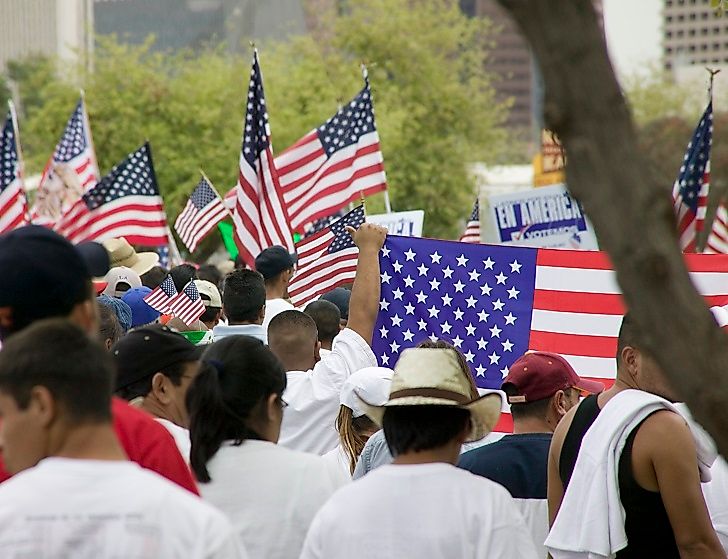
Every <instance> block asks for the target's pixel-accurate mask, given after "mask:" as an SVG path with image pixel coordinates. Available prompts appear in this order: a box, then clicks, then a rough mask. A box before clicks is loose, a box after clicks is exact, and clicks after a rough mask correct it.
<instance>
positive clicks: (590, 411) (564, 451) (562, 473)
mask: <svg viewBox="0 0 728 559" xmlns="http://www.w3.org/2000/svg"><path fill="white" fill-rule="evenodd" d="M600 411H601V410H600V409H599V405H598V403H597V395H596V394H592V395H590V396H587V397H586V398H585V399H584V400H583V401H582V402H581V403H580V404H579V407H578V408H577V409H576V413H575V414H574V418H573V420H572V422H571V425H570V426H569V430H568V431H567V432H566V436H565V437H564V443H563V445H562V446H561V455H560V456H559V477H560V478H561V482H562V483H563V484H564V490H566V487H567V486H568V485H569V480H571V474H572V473H573V471H574V466H575V465H576V457H577V456H578V455H579V449H580V448H581V441H582V439H583V438H584V435H586V432H587V431H588V430H589V427H591V426H592V423H594V420H595V419H596V418H597V416H598V415H599V412H600Z"/></svg>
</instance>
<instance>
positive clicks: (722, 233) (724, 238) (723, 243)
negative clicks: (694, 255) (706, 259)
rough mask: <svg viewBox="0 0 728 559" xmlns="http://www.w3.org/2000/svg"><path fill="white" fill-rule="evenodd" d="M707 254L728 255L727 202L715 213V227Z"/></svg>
mask: <svg viewBox="0 0 728 559" xmlns="http://www.w3.org/2000/svg"><path fill="white" fill-rule="evenodd" d="M704 252H706V253H708V254H710V253H713V254H728V210H726V205H725V200H724V201H723V202H721V203H720V205H719V206H718V210H717V211H716V212H715V219H714V220H713V227H712V228H711V230H710V235H708V242H707V244H706V245H705V251H704Z"/></svg>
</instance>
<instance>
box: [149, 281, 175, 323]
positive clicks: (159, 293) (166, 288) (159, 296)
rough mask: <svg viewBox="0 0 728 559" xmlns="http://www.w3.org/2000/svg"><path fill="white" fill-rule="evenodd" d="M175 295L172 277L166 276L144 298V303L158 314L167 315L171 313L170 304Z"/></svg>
mask: <svg viewBox="0 0 728 559" xmlns="http://www.w3.org/2000/svg"><path fill="white" fill-rule="evenodd" d="M177 295H178V293H177V288H176V287H175V285H174V280H173V279H172V276H169V275H168V276H167V277H166V278H164V280H163V281H162V283H160V284H159V285H158V286H157V287H155V288H154V290H153V291H152V292H151V293H150V294H149V295H147V296H146V297H144V302H145V303H146V304H147V305H149V306H150V307H152V308H153V309H154V310H156V311H159V312H160V313H164V314H169V313H171V310H170V304H171V303H172V301H173V300H174V298H175V297H177Z"/></svg>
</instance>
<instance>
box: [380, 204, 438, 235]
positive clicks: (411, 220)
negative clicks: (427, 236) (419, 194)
mask: <svg viewBox="0 0 728 559" xmlns="http://www.w3.org/2000/svg"><path fill="white" fill-rule="evenodd" d="M367 222H369V223H376V224H377V225H383V226H384V227H386V228H387V230H388V231H389V232H390V233H391V234H392V235H402V236H403V237H421V236H422V225H423V224H424V222H425V211H424V210H411V211H408V212H392V213H391V214H376V215H368V216H367Z"/></svg>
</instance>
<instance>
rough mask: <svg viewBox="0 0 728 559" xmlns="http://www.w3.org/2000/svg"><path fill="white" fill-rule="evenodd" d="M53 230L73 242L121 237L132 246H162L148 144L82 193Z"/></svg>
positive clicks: (160, 208) (162, 223)
mask: <svg viewBox="0 0 728 559" xmlns="http://www.w3.org/2000/svg"><path fill="white" fill-rule="evenodd" d="M56 229H57V230H58V231H59V233H61V234H62V235H64V236H65V237H67V238H68V239H69V240H70V241H72V242H74V243H78V242H81V241H102V240H104V239H111V238H115V237H125V238H126V240H128V241H129V242H130V243H131V244H136V245H145V246H162V245H166V244H167V243H168V242H169V240H168V237H167V231H168V228H167V218H166V216H165V214H164V205H163V201H162V197H161V196H160V194H159V187H158V186H157V177H156V175H155V173H154V164H153V162H152V152H151V148H150V147H149V143H148V142H147V143H145V144H144V145H143V146H141V147H140V148H139V149H138V150H136V151H135V152H133V153H131V154H129V156H128V157H127V158H126V159H124V161H122V162H121V163H119V164H118V165H117V166H116V167H114V168H113V169H112V170H111V172H110V173H109V174H108V175H106V176H105V177H104V178H103V179H101V181H100V182H99V183H98V184H97V185H96V186H94V187H93V188H92V189H91V190H89V191H88V192H87V193H86V194H84V195H83V197H82V198H81V199H80V200H79V201H78V202H76V204H74V206H73V207H72V208H71V210H70V211H69V212H68V213H67V214H66V215H64V216H63V218H62V219H61V222H60V223H59V225H58V227H57V228H56Z"/></svg>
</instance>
